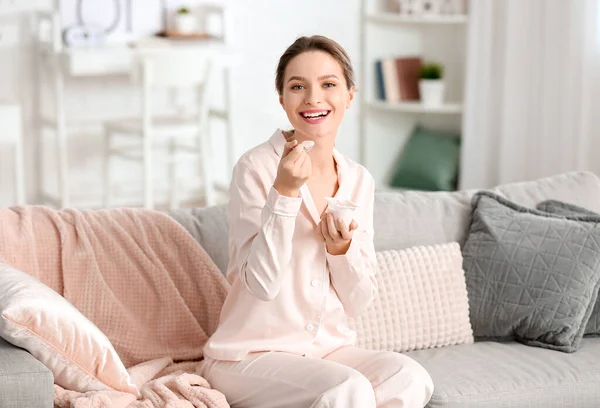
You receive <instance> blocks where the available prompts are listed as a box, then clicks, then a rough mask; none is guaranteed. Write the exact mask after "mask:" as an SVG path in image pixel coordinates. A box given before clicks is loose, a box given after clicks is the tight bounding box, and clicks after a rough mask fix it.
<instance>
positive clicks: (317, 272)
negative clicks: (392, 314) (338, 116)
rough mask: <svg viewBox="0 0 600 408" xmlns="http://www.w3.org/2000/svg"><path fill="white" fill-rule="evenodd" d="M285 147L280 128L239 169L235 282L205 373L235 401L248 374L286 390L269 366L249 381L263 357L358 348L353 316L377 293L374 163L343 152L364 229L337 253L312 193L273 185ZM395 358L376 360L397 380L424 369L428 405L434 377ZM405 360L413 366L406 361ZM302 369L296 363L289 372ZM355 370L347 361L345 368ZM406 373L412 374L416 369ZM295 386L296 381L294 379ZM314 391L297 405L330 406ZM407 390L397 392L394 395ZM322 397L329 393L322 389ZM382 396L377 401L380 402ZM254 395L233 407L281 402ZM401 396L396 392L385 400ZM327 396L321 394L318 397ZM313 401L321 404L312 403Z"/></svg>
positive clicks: (232, 220)
mask: <svg viewBox="0 0 600 408" xmlns="http://www.w3.org/2000/svg"><path fill="white" fill-rule="evenodd" d="M285 142H286V140H285V136H284V135H283V132H282V131H281V130H277V131H276V132H275V133H274V134H273V136H272V137H271V138H270V139H269V141H267V142H265V143H263V144H261V145H259V146H257V147H255V148H254V149H251V150H250V151H248V152H247V153H245V154H244V155H243V156H242V157H241V158H240V160H239V161H238V163H237V164H236V166H235V168H234V171H233V176H232V182H231V189H230V203H229V206H228V219H229V254H230V261H229V267H228V271H227V277H228V280H229V281H230V282H231V284H232V286H231V289H230V292H229V295H228V297H227V299H226V301H225V304H224V306H223V309H222V312H221V318H220V323H219V327H218V329H217V331H216V332H215V333H214V334H213V336H212V337H211V338H210V339H209V341H208V342H207V344H206V347H205V349H204V353H205V356H206V358H207V362H206V364H205V373H204V374H205V375H206V376H207V379H209V381H211V378H212V381H213V382H215V383H218V384H220V387H221V388H222V389H223V392H224V393H225V395H226V396H228V399H229V397H230V396H231V397H232V398H234V395H233V394H235V393H234V392H233V389H237V390H238V392H239V389H240V388H239V387H238V388H236V387H235V386H233V383H234V382H238V383H239V381H240V380H241V378H243V379H244V381H245V382H244V383H245V384H248V381H250V382H252V381H258V382H259V384H260V385H261V386H262V387H266V388H265V391H264V392H265V393H266V394H269V391H270V390H271V391H273V390H274V388H273V387H277V385H276V384H274V383H272V382H270V381H269V380H268V378H269V375H268V372H269V370H266V371H265V370H264V369H263V370H262V371H264V374H265V375H264V376H261V375H258V376H257V375H256V373H254V374H252V375H251V376H246V377H245V376H244V374H243V372H244V371H245V370H244V368H245V367H246V365H248V363H249V362H256V361H258V360H260V361H261V362H262V364H261V365H257V364H254V366H255V367H256V366H265V364H266V366H267V367H268V366H270V365H272V363H269V361H271V360H273V359H275V361H277V360H278V358H279V357H278V356H282V358H283V356H289V357H286V359H287V360H288V361H287V363H288V364H292V365H293V364H301V362H302V361H309V360H310V361H325V359H326V357H327V356H331V355H334V354H336V353H337V354H340V353H345V354H348V350H352V349H353V347H352V346H353V345H354V343H355V339H356V334H355V333H354V332H353V331H351V330H350V329H349V328H348V326H347V320H346V319H347V317H346V316H350V317H356V316H359V315H360V314H361V313H362V312H363V311H364V310H365V309H366V308H367V307H368V306H369V304H370V302H371V301H372V299H373V297H374V295H375V294H376V293H377V281H376V280H375V273H376V268H377V261H376V257H375V249H374V246H373V200H374V182H373V177H372V176H371V175H370V174H369V172H368V171H367V170H366V169H365V168H364V167H362V166H361V165H359V164H357V163H355V162H353V161H351V160H349V159H348V158H346V157H344V156H343V155H341V154H340V153H339V152H337V151H336V150H334V153H333V154H334V159H335V162H336V165H337V173H338V184H339V188H338V191H337V193H336V195H335V197H339V198H342V199H349V200H352V201H354V202H355V203H357V205H358V209H357V210H356V212H355V216H354V220H355V221H356V222H357V224H358V229H357V230H355V231H354V232H353V238H352V241H351V244H350V247H349V249H348V251H347V253H346V254H344V255H337V256H335V255H331V254H329V253H328V252H327V250H326V246H325V242H324V240H323V238H322V236H321V233H320V231H319V228H318V227H317V226H318V224H319V222H320V214H319V213H318V211H317V208H316V206H315V203H314V201H313V199H312V197H311V195H310V191H309V190H308V187H307V186H306V185H304V186H302V188H301V189H300V195H301V197H298V198H292V197H287V196H282V195H280V194H279V193H278V192H277V191H276V190H275V188H274V187H273V182H274V180H275V177H276V174H277V167H278V165H279V161H280V159H281V155H282V153H283V149H284V144H285ZM343 350H346V351H343ZM364 353H367V354H368V353H373V355H375V354H376V352H367V351H362V352H361V355H363V356H364ZM384 354H388V353H384ZM389 354H390V355H389V356H388V357H389V358H387V360H388V361H387V363H385V361H386V359H385V358H383V359H382V358H378V359H375V358H374V360H377V361H382V362H383V363H381V364H384V365H385V364H387V365H388V366H389V367H387V368H383V367H382V369H383V371H385V372H390V373H394V374H393V375H392V374H390V378H392V377H394V376H395V375H397V374H398V373H400V372H401V371H402V367H403V366H405V365H406V364H409V365H410V366H411V367H418V368H417V369H416V370H417V371H418V376H420V377H422V381H421V383H422V384H421V383H420V384H421V385H422V386H421V387H420V388H422V390H420V391H419V393H418V395H415V397H416V399H417V400H418V401H419V403H418V404H417V405H420V406H423V405H424V403H422V401H423V400H425V399H427V400H428V399H429V396H430V395H431V389H432V387H430V386H429V384H430V383H431V379H430V378H429V376H428V375H427V373H426V372H425V370H424V369H422V367H420V366H419V365H418V364H417V363H416V362H414V361H412V360H410V359H408V357H406V356H402V355H400V354H397V353H389ZM393 354H397V355H395V356H394V355H393ZM378 355H381V353H378ZM346 358H348V357H346ZM399 358H400V359H402V361H404V363H406V364H404V363H401V362H400V361H399V360H398V359H399ZM408 360H410V361H408ZM282 362H283V361H282ZM294 362H296V363H294ZM342 365H343V363H342ZM350 365H351V364H350ZM279 368H281V367H279ZM298 368H299V367H296V368H294V367H289V368H288V370H289V374H292V371H297V369H298ZM351 369H352V368H348V366H346V365H344V369H342V370H351ZM352 370H354V369H352ZM376 371H377V370H375V372H376ZM396 371H397V372H398V373H396ZM285 372H286V369H284V370H283V373H282V372H281V370H278V375H277V376H278V378H279V379H281V376H284V377H285ZM363 374H364V373H363ZM271 375H272V373H271ZM402 375H403V376H404V377H406V376H407V375H408V376H409V377H410V378H412V377H411V376H410V373H409V372H408V371H407V370H406V369H405V370H404V371H403V372H402ZM215 376H218V377H219V378H214V377H215ZM326 377H327V376H326ZM342 377H343V376H342ZM361 377H362V379H363V380H364V381H367V380H366V377H365V376H364V375H362V374H361V375H360V377H359V378H361ZM304 379H306V378H304ZM290 381H291V382H294V380H293V378H290ZM336 381H337V382H339V381H341V379H339V378H338V379H337V380H336ZM284 382H285V381H284ZM296 382H297V381H296ZM384 382H385V381H384ZM404 382H406V380H403V383H404ZM417 382H419V381H417ZM276 383H277V382H276ZM286 383H287V382H286ZM388 383H389V381H388ZM425 383H426V384H425ZM228 384H229V385H231V387H233V388H232V390H226V388H229V387H228ZM280 385H281V384H280ZM322 385H323V384H322V381H321V386H322ZM426 385H427V386H426ZM332 386H333V385H332ZM305 387H306V385H303V386H300V388H299V390H300V394H306V395H307V396H306V397H304V398H308V399H306V400H303V401H304V402H303V403H300V402H299V400H294V399H293V398H292V399H291V401H295V402H294V403H295V404H296V405H290V407H292V406H307V407H309V406H315V407H317V406H321V405H311V404H318V403H320V402H314V401H313V396H312V393H313V392H312V391H311V392H308V393H304V392H303V391H304V390H305ZM325 388H328V387H327V386H326V387H325ZM338 388H339V384H338ZM350 388H352V387H350ZM354 388H356V387H354ZM388 388H389V386H388ZM400 388H402V387H400ZM217 389H219V387H217ZM279 390H280V391H281V388H279ZM228 391H229V392H228ZM371 391H372V390H371ZM397 391H398V390H393V392H392V394H396V393H397ZM314 393H315V395H321V394H323V392H320V391H318V390H317V391H314ZM388 393H389V392H388ZM291 394H293V392H292V391H291V390H288V391H286V393H285V395H287V396H288V397H290V398H291ZM375 394H377V393H376V392H374V394H373V397H371V395H369V396H368V397H369V398H375ZM251 395H252V393H251V394H250V396H247V397H246V396H244V395H241V396H236V397H235V402H236V403H235V404H232V405H233V406H240V407H253V406H257V407H258V406H260V407H267V406H271V405H265V402H264V399H263V398H261V399H260V403H259V404H258V405H254V403H253V400H252V398H251ZM328 398H329V400H328V402H326V403H327V404H329V405H322V406H332V407H333V406H338V405H331V403H332V402H331V401H332V400H335V398H337V397H335V396H333V397H331V396H330V397H328ZM390 398H391V399H390ZM394 398H395V397H394V396H393V395H392V396H390V397H389V398H388V397H387V396H386V397H385V398H384V399H387V400H393V399H394ZM317 399H319V398H317V397H315V398H314V400H315V401H317ZM309 401H313V402H311V403H310V404H309V403H308V402H309ZM375 401H377V404H379V400H377V399H376V398H375V399H373V404H375ZM425 402H426V401H425ZM231 403H232V402H231V401H230V404H231ZM322 403H325V402H322ZM362 403H363V404H364V403H365V402H364V401H362ZM298 404H300V405H298ZM272 406H274V407H275V406H276V407H283V406H287V405H285V402H284V401H277V403H276V404H274V405H272ZM339 406H343V405H339ZM357 406H358V405H357ZM361 406H363V407H364V406H365V405H361ZM366 406H369V405H366ZM372 406H373V407H375V406H376V405H372ZM377 406H384V405H380V404H379V405H377ZM385 406H388V405H385ZM389 406H390V407H391V406H394V405H389ZM397 406H405V407H406V406H411V405H397Z"/></svg>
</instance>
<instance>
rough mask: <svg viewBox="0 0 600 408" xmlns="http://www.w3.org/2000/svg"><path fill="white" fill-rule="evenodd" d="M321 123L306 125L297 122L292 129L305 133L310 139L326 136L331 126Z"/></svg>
mask: <svg viewBox="0 0 600 408" xmlns="http://www.w3.org/2000/svg"><path fill="white" fill-rule="evenodd" d="M323 125H324V124H323ZM323 125H307V124H306V123H297V124H296V126H294V129H295V130H296V132H300V133H303V134H305V135H306V136H308V137H309V138H310V139H319V138H322V137H326V136H327V135H328V134H330V133H331V129H330V128H331V126H323Z"/></svg>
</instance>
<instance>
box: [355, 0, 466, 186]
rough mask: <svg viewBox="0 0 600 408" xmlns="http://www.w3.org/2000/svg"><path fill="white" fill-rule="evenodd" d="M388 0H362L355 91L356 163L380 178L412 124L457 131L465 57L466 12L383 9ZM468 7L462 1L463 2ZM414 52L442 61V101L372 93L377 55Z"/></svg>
mask: <svg viewBox="0 0 600 408" xmlns="http://www.w3.org/2000/svg"><path fill="white" fill-rule="evenodd" d="M388 4H389V0H362V5H361V6H362V10H361V62H362V66H361V72H360V78H359V84H360V85H361V89H360V92H359V95H360V98H361V107H362V108H361V114H360V130H359V135H360V136H359V137H360V144H359V146H360V158H359V160H360V162H361V163H362V164H363V165H364V166H366V167H367V168H368V169H369V170H370V171H371V173H372V174H373V176H374V177H375V181H376V185H377V188H379V189H381V188H387V186H386V183H387V181H388V178H389V173H390V171H391V170H392V166H393V165H394V164H395V161H396V159H397V156H398V154H399V153H400V151H401V149H402V147H403V145H404V143H405V141H406V140H407V137H408V136H409V134H410V132H411V131H412V129H413V128H414V126H415V125H416V124H417V123H420V124H423V125H424V126H427V127H430V128H434V129H440V130H445V131H453V132H461V131H462V112H463V103H464V100H463V95H464V86H465V68H466V57H467V34H468V25H469V17H468V14H466V13H465V14H430V15H404V14H400V13H397V12H393V11H387V6H388ZM467 12H468V4H467ZM400 56H420V57H421V58H422V60H423V62H429V61H435V62H440V63H442V64H443V65H444V81H445V83H446V97H445V103H444V104H443V105H441V106H439V107H435V108H426V107H424V106H423V105H422V104H421V103H420V102H418V101H406V102H393V103H390V102H386V101H383V100H379V99H378V98H377V92H376V91H377V87H376V74H375V62H376V61H377V60H378V59H382V58H390V57H400Z"/></svg>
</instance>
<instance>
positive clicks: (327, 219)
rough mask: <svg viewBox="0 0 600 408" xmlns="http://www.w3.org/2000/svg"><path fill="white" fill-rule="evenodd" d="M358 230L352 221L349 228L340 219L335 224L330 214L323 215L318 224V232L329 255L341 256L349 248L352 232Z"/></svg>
mask: <svg viewBox="0 0 600 408" xmlns="http://www.w3.org/2000/svg"><path fill="white" fill-rule="evenodd" d="M356 228H358V224H357V223H356V221H354V220H352V222H351V223H350V227H348V226H346V223H345V222H344V221H343V220H342V219H341V218H340V219H338V220H337V222H336V221H335V220H334V218H333V215H332V214H331V213H325V214H323V216H322V217H321V222H320V223H319V231H321V235H323V239H324V240H325V244H326V245H327V252H329V253H330V254H331V255H343V254H345V253H346V252H347V251H348V248H350V243H351V242H352V232H353V231H354V230H356Z"/></svg>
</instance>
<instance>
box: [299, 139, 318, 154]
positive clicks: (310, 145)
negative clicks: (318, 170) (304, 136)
mask: <svg viewBox="0 0 600 408" xmlns="http://www.w3.org/2000/svg"><path fill="white" fill-rule="evenodd" d="M300 146H302V147H303V148H304V150H305V151H307V152H308V151H309V150H310V149H312V148H313V147H315V142H313V141H312V140H305V141H304V142H302V143H300Z"/></svg>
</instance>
